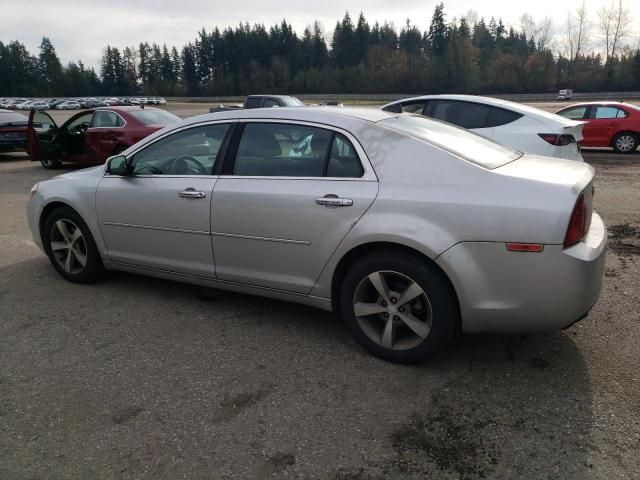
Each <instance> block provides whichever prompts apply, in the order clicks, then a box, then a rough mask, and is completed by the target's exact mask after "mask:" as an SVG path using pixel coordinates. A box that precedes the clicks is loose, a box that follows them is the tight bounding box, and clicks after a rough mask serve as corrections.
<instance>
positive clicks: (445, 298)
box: [339, 250, 460, 363]
mask: <svg viewBox="0 0 640 480" xmlns="http://www.w3.org/2000/svg"><path fill="white" fill-rule="evenodd" d="M375 272H383V273H384V275H387V274H391V275H394V274H400V276H399V277H398V278H402V277H405V278H406V279H408V280H411V281H413V282H414V283H417V284H418V286H419V287H420V288H421V289H422V291H423V293H424V294H425V295H426V299H427V301H426V304H427V305H428V306H429V307H430V312H431V314H430V330H429V331H428V334H427V335H426V337H424V338H420V337H419V336H418V335H415V337H416V338H414V339H413V340H412V341H416V342H419V343H418V344H417V345H415V346H414V345H412V344H411V343H410V344H409V347H408V348H403V346H402V345H400V346H399V347H397V348H385V347H384V346H382V345H381V344H380V343H382V340H381V337H380V340H379V341H374V340H372V338H371V337H370V335H371V333H372V332H371V328H369V327H367V330H368V331H369V333H367V332H365V329H364V328H363V326H362V324H361V322H362V321H363V320H362V319H363V318H365V319H367V320H366V322H371V324H372V325H373V327H372V328H375V325H377V324H376V322H386V321H388V320H385V318H383V317H382V315H387V317H386V318H387V319H388V318H389V317H388V315H389V314H388V313H384V314H374V315H370V316H366V317H362V316H361V317H360V320H358V318H357V317H356V314H355V310H354V308H355V307H354V303H355V302H356V293H357V292H361V288H365V287H366V280H365V279H367V277H368V276H369V275H370V274H374V275H375ZM392 280H393V279H392ZM363 282H365V283H363ZM362 285H365V287H360V286H362ZM399 293H402V292H399ZM358 294H359V293H358ZM377 294H378V293H377V292H376V291H373V295H377ZM393 299H394V297H392V298H391V300H393ZM378 301H380V297H379V298H378ZM396 301H397V299H396ZM383 303H384V302H383ZM370 305H374V304H373V303H372V304H370ZM398 305H399V304H398ZM406 305H409V304H406ZM339 306H340V312H341V314H342V318H343V320H344V322H345V324H346V326H347V328H348V329H349V330H350V331H351V333H352V334H353V336H354V337H355V338H356V340H357V341H358V342H359V343H360V344H361V345H362V346H363V347H364V348H365V349H367V350H368V351H369V352H371V353H372V354H374V355H376V356H378V357H380V358H383V359H385V360H388V361H391V362H397V363H416V362H420V361H422V360H424V359H426V358H427V357H428V356H429V355H431V354H433V353H434V352H436V351H438V350H440V349H442V348H443V347H444V346H446V345H447V344H448V343H449V342H450V340H451V338H452V337H453V334H454V332H455V331H456V330H457V328H458V326H459V324H460V313H459V309H458V302H457V298H456V295H455V292H454V291H453V288H452V287H451V284H450V283H449V281H448V279H447V278H446V276H445V275H444V274H443V273H442V272H441V271H440V270H439V269H438V268H437V267H436V266H435V265H431V264H429V263H428V262H427V261H425V260H424V259H423V258H420V257H419V256H417V255H412V254H410V253H405V252H402V251H396V250H384V251H379V252H375V253H371V254H368V255H366V256H364V257H363V258H361V259H360V260H358V261H357V262H356V263H355V264H353V265H352V266H351V268H350V269H349V271H348V272H347V274H346V275H345V277H344V279H343V281H342V284H341V285H340V297H339ZM409 308H412V307H409ZM410 313H414V312H410ZM391 315H393V314H391ZM394 318H395V315H394ZM398 318H399V317H398ZM414 318H415V317H414ZM381 325H383V324H381ZM395 325H399V326H394V327H392V328H393V329H394V330H395V329H404V330H396V331H397V332H398V333H395V334H394V336H396V338H397V336H399V335H400V334H401V333H403V332H404V333H405V334H408V335H409V336H410V335H411V334H412V333H413V332H412V331H411V329H409V328H408V325H406V324H401V323H397V324H395ZM381 328H382V329H383V330H384V327H381ZM374 333H375V332H374ZM381 336H382V334H381Z"/></svg>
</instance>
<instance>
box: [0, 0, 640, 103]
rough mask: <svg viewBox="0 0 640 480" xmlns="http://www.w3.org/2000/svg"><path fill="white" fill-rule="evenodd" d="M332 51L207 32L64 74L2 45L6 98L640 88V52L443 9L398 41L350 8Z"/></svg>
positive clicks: (50, 62)
mask: <svg viewBox="0 0 640 480" xmlns="http://www.w3.org/2000/svg"><path fill="white" fill-rule="evenodd" d="M329 44H330V46H331V48H329V46H328V44H327V40H326V38H325V34H324V32H323V31H322V28H321V26H320V24H319V23H318V22H315V23H314V24H313V25H312V26H309V27H307V28H306V29H305V30H304V33H303V34H302V36H298V34H297V33H296V32H295V31H294V29H293V26H292V25H291V24H290V23H288V22H287V21H286V20H282V21H281V22H280V23H278V24H276V25H273V26H271V27H269V28H267V27H266V26H265V25H263V24H255V25H249V24H248V23H241V24H239V25H238V26H237V27H235V28H230V27H227V28H225V29H224V30H222V31H220V30H219V29H218V28H214V29H213V30H210V31H207V30H206V29H205V28H202V29H201V30H200V31H199V32H198V33H197V36H196V38H195V39H194V40H193V41H192V42H190V43H188V44H187V45H185V46H183V47H182V48H181V49H180V50H179V49H177V48H176V47H175V46H173V47H169V46H167V45H166V44H165V45H157V44H155V43H154V44H149V43H147V42H142V43H140V44H139V45H138V46H137V47H126V48H124V49H123V50H120V49H119V48H117V47H112V46H109V45H108V46H107V47H106V48H105V50H104V51H103V56H102V60H101V62H100V77H98V75H97V74H96V72H95V71H94V70H93V69H86V68H85V67H84V65H83V64H82V62H78V63H75V62H71V63H69V64H68V65H67V66H62V65H61V62H60V59H59V58H58V56H57V53H56V51H55V48H54V47H53V45H52V44H51V42H50V41H49V39H48V38H46V37H45V38H43V39H42V43H41V45H40V49H39V54H38V56H34V55H32V54H31V53H29V52H28V51H27V49H26V48H25V46H24V45H22V44H21V43H19V42H16V41H12V42H10V43H8V44H3V43H2V42H0V96H56V95H67V96H86V95H97V94H103V95H138V94H144V95H165V96H173V95H175V96H181V95H187V96H198V95H202V96H210V95H216V96H218V95H219V96H226V95H234V96H235V95H245V94H249V93H267V92H269V93H438V92H449V93H492V92H500V93H524V92H553V91H555V90H557V89H559V88H573V89H574V90H576V91H585V92H586V91H597V90H613V91H615V90H633V89H637V88H638V85H640V50H636V51H629V50H625V51H622V52H621V53H620V54H619V55H617V56H616V57H615V58H613V59H610V61H609V62H608V64H607V65H604V62H603V59H602V58H601V57H600V55H599V54H594V53H591V54H581V55H579V56H578V57H576V58H575V59H567V58H564V57H563V56H559V57H554V55H553V54H552V52H551V51H550V50H549V49H548V48H546V47H545V46H544V45H542V46H541V45H540V42H538V43H537V42H536V41H535V39H534V38H532V36H531V35H529V37H528V36H527V34H526V33H524V32H518V31H516V30H514V29H513V28H512V27H511V28H509V29H507V28H506V27H505V26H504V24H503V23H502V20H501V19H498V20H496V19H494V18H491V19H490V20H489V22H488V23H487V22H485V20H484V19H480V20H478V21H475V22H474V23H472V24H470V23H468V21H467V20H466V19H465V18H462V19H460V20H456V19H454V20H452V21H449V22H448V21H447V15H446V13H445V9H444V4H443V3H440V4H438V5H437V6H436V7H435V9H434V12H433V16H432V19H431V22H430V25H429V28H428V29H427V30H426V31H424V32H421V31H420V29H419V28H417V27H416V26H415V25H413V24H412V23H411V22H410V21H409V20H407V22H406V24H405V25H404V27H403V28H402V29H401V30H400V32H399V33H398V32H397V31H396V30H395V29H394V28H393V27H392V26H391V25H390V24H389V23H386V22H385V23H384V24H383V25H380V24H378V23H377V22H376V23H375V24H373V25H370V24H369V23H368V22H367V20H366V18H365V16H364V14H363V13H360V14H359V15H358V19H357V21H356V22H355V24H354V21H353V20H352V18H351V16H350V15H349V13H348V12H347V13H345V15H344V17H343V18H342V20H340V21H338V22H337V23H336V26H335V30H334V31H333V33H332V36H331V38H330V42H329Z"/></svg>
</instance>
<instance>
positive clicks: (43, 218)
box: [38, 200, 82, 243]
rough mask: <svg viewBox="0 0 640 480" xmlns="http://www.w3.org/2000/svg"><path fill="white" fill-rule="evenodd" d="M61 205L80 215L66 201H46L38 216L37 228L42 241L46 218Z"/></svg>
mask: <svg viewBox="0 0 640 480" xmlns="http://www.w3.org/2000/svg"><path fill="white" fill-rule="evenodd" d="M61 207H67V208H70V209H71V210H73V211H74V212H76V213H77V214H78V215H80V212H78V211H77V210H76V209H75V208H73V207H72V206H71V205H69V204H68V203H65V202H61V201H59V200H55V201H53V202H50V203H47V204H46V205H45V206H44V207H43V208H42V211H41V212H40V218H38V230H39V232H40V240H41V241H42V242H43V243H44V236H43V235H44V224H45V222H46V221H47V218H49V215H51V213H52V212H53V211H54V210H56V209H58V208H61ZM80 217H82V215H80Z"/></svg>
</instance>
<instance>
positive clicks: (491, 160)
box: [378, 114, 522, 170]
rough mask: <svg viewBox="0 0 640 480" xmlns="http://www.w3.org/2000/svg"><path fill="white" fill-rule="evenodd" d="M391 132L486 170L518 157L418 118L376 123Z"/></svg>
mask: <svg viewBox="0 0 640 480" xmlns="http://www.w3.org/2000/svg"><path fill="white" fill-rule="evenodd" d="M378 124H379V125H383V126H385V127H388V128H390V129H392V130H395V131H397V132H400V133H405V134H407V135H411V136H412V137H415V138H417V139H419V140H424V141H425V142H427V143H430V144H432V145H435V146H437V147H440V148H442V149H444V150H447V151H448V152H451V153H453V154H454V155H457V156H458V157H461V158H464V159H465V160H468V161H470V162H472V163H475V164H476V165H480V166H481V167H485V168H488V169H490V170H492V169H494V168H498V167H501V166H502V165H505V164H507V163H509V162H512V161H513V160H515V159H517V158H520V157H521V156H522V153H521V152H518V151H517V150H512V149H511V148H508V147H505V146H503V145H500V144H499V143H496V142H494V141H493V140H489V139H488V138H486V137H483V136H481V135H478V134H477V133H473V132H470V131H468V130H465V129H464V128H459V127H456V126H453V125H450V124H448V123H444V122H439V121H437V120H432V119H430V118H426V117H423V116H421V115H408V114H405V115H401V116H398V117H391V118H386V119H384V120H381V121H380V122H378Z"/></svg>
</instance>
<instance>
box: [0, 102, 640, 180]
mask: <svg viewBox="0 0 640 480" xmlns="http://www.w3.org/2000/svg"><path fill="white" fill-rule="evenodd" d="M110 100H114V101H115V100H121V99H105V100H102V101H101V103H99V104H94V103H89V102H85V105H87V106H90V105H95V106H94V107H93V108H88V109H85V110H83V111H82V112H79V113H78V114H76V115H74V116H72V117H71V118H70V119H68V120H67V121H66V122H64V123H63V124H62V125H60V126H58V125H57V124H56V122H55V121H54V120H53V118H52V117H51V116H49V115H48V114H46V113H45V112H43V111H41V110H37V109H36V108H33V109H32V112H34V113H32V114H31V119H30V120H28V119H27V117H26V116H24V115H23V114H21V113H19V112H11V111H8V110H0V150H5V151H6V150H11V149H28V150H29V151H30V153H31V156H32V159H33V160H37V161H40V162H42V164H43V166H45V167H46V168H56V167H58V166H60V164H61V163H63V162H73V163H78V164H83V165H97V164H102V163H103V162H104V161H105V160H106V158H108V157H109V156H111V155H113V154H115V153H118V152H120V151H122V150H124V149H126V148H128V147H129V146H131V145H133V144H134V143H135V142H137V141H138V140H140V139H142V138H144V137H145V136H146V135H148V134H150V133H152V132H154V131H156V130H158V129H160V128H162V127H164V126H166V125H168V124H170V123H174V122H176V121H178V120H179V117H177V116H176V115H173V114H170V113H168V112H166V111H164V110H159V109H154V108H152V107H149V108H146V109H145V108H144V105H117V106H116V105H112V104H111V103H115V102H110ZM134 100H135V101H139V102H141V100H142V99H134ZM146 100H149V99H148V98H147V99H146ZM66 103H68V102H62V103H59V104H57V105H56V108H59V109H62V108H66V107H65V105H66ZM130 103H131V101H130ZM292 106H296V107H298V106H304V103H303V102H302V101H300V100H299V99H296V98H295V97H291V96H285V95H251V96H249V97H247V100H246V101H245V103H244V105H243V106H236V107H235V108H234V109H252V108H273V107H292ZM326 106H329V107H331V105H326ZM333 107H334V108H335V107H340V105H333ZM381 108H382V110H384V111H387V112H392V113H402V112H404V113H412V114H420V115H423V116H426V117H431V118H434V119H436V120H440V121H444V122H447V123H450V124H454V125H457V126H459V127H462V128H464V129H466V130H471V131H473V132H475V133H478V134H480V135H482V136H484V137H488V138H490V139H492V140H494V141H496V142H498V143H501V144H503V145H507V146H509V147H511V148H514V149H516V150H518V151H522V152H527V153H531V154H537V155H543V156H547V157H555V158H562V159H567V160H576V161H582V160H583V159H582V155H581V148H582V147H607V148H613V149H614V150H615V151H616V152H619V153H631V152H633V151H635V150H636V149H637V147H638V143H639V138H640V108H639V107H636V106H634V105H632V104H628V103H621V102H587V103H580V104H574V105H569V106H566V107H564V108H562V109H561V110H559V111H558V112H556V113H555V114H554V113H550V112H546V111H543V110H540V109H537V108H534V107H530V106H527V105H522V104H519V103H514V102H509V101H505V100H498V99H495V98H488V97H478V96H471V95H426V96H422V97H415V98H408V99H403V100H399V101H396V102H392V103H389V104H387V105H384V106H383V107H381ZM211 110H213V111H225V110H229V108H228V107H223V106H220V107H215V108H212V109H211ZM35 112H37V113H35ZM140 119H142V120H143V121H142V123H141V120H140ZM30 130H31V131H32V135H31V137H30V139H29V142H27V132H28V131H30ZM28 143H29V145H28Z"/></svg>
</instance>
